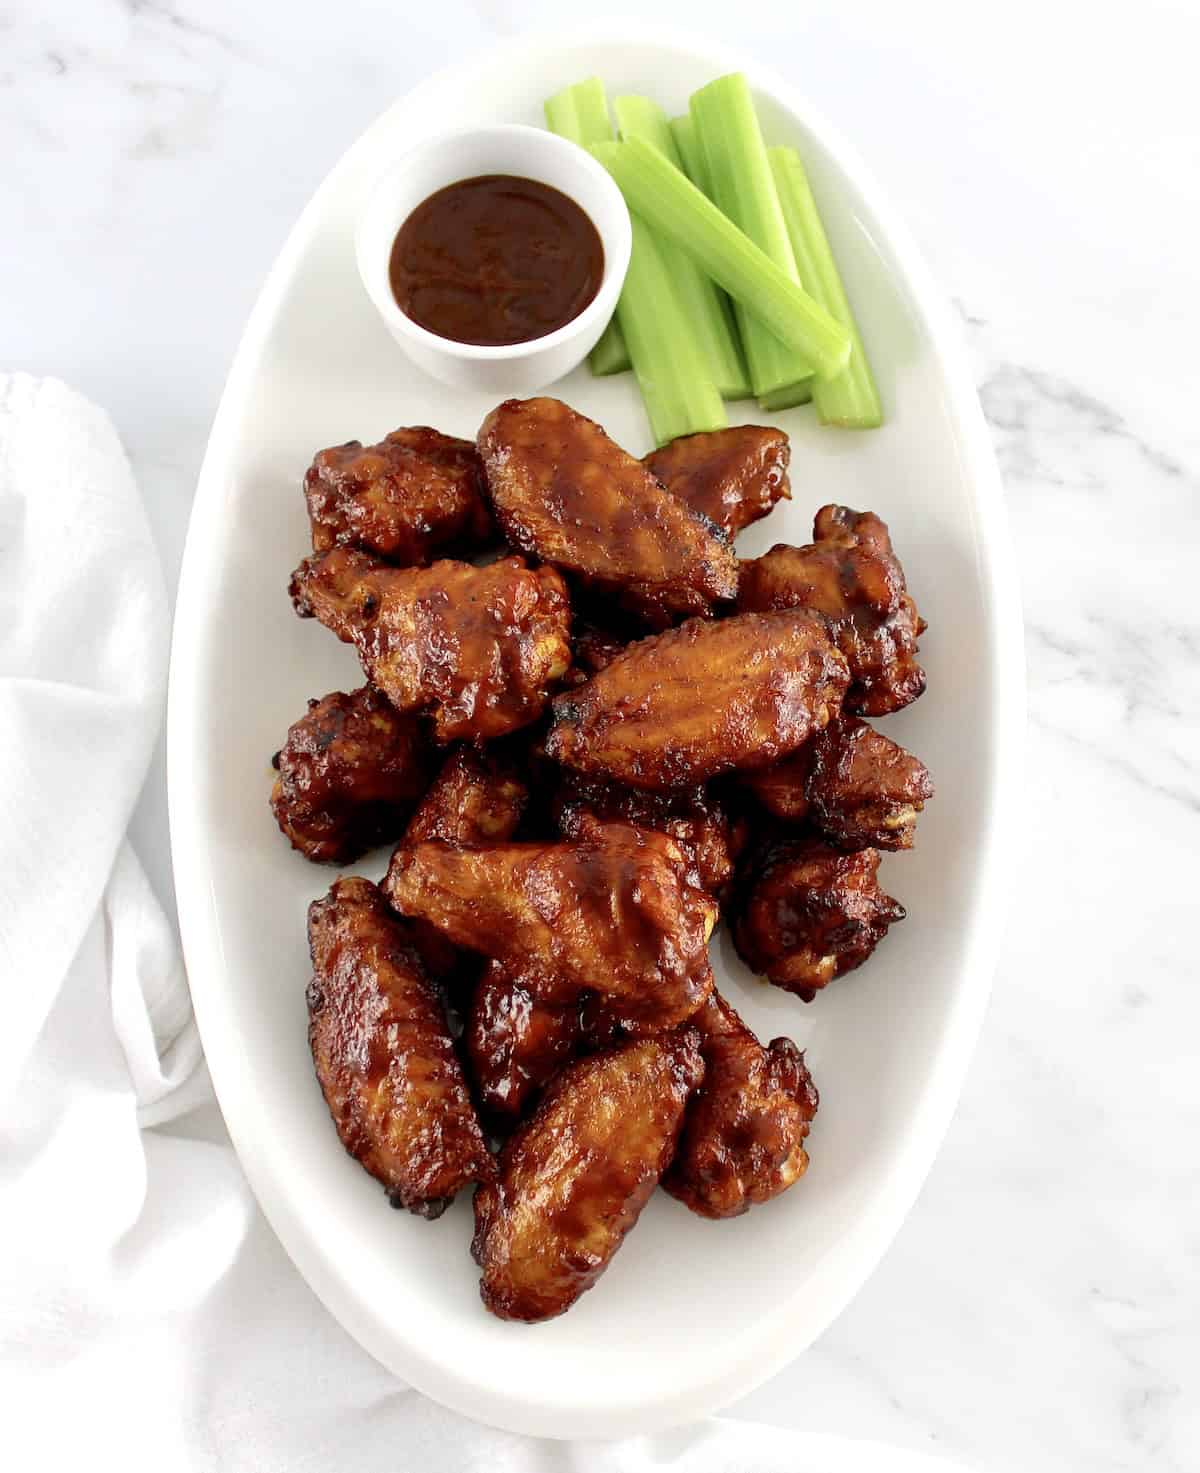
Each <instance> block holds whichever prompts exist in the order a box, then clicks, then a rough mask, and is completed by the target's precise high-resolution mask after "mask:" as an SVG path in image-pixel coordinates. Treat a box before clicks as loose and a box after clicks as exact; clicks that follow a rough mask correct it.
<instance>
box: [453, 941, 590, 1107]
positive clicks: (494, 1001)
mask: <svg viewBox="0 0 1200 1473" xmlns="http://www.w3.org/2000/svg"><path fill="white" fill-rule="evenodd" d="M535 986H536V984H535ZM580 1014H581V1000H580V999H579V998H577V999H576V1000H575V1001H574V1002H572V1003H568V1004H565V1005H563V1004H555V1003H544V1002H539V1000H538V998H537V997H536V996H535V994H534V992H532V991H530V989H529V987H527V986H526V985H525V984H524V981H523V980H522V975H521V973H519V972H518V973H514V972H512V971H510V970H509V969H508V968H507V967H506V966H504V965H503V964H502V963H501V962H489V963H488V964H487V966H486V967H485V968H484V972H483V977H482V979H481V980H480V983H479V985H478V987H477V988H476V989H475V996H474V997H473V999H472V1001H471V1010H470V1014H469V1016H468V1018H467V1028H466V1035H465V1037H466V1045H467V1057H468V1059H469V1061H470V1065H471V1075H472V1078H473V1079H474V1082H475V1098H476V1099H477V1100H478V1101H479V1103H480V1105H481V1106H482V1107H483V1109H485V1110H486V1111H487V1112H488V1113H489V1114H490V1115H492V1116H493V1117H497V1118H500V1119H511V1120H515V1119H516V1118H517V1117H518V1116H519V1115H522V1114H524V1112H525V1107H526V1106H527V1105H528V1104H529V1103H530V1101H531V1100H532V1099H533V1098H534V1097H535V1096H536V1095H537V1094H538V1093H539V1091H540V1090H542V1089H543V1088H544V1086H545V1085H546V1084H548V1083H549V1081H550V1080H551V1079H553V1077H554V1076H555V1075H556V1074H557V1073H558V1071H559V1070H560V1069H561V1068H563V1066H564V1065H565V1064H567V1063H568V1062H569V1061H570V1060H571V1059H572V1058H573V1057H574V1055H575V1050H576V1047H577V1045H578V1044H579V1041H580V1038H581V1036H582V1032H583V1024H582V1020H581V1015H580Z"/></svg>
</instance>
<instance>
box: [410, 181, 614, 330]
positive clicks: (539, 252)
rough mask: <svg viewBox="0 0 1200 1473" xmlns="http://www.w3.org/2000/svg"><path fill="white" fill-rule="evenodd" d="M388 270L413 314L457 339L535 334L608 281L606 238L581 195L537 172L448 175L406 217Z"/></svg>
mask: <svg viewBox="0 0 1200 1473" xmlns="http://www.w3.org/2000/svg"><path fill="white" fill-rule="evenodd" d="M388 275H389V278H390V281H391V287H392V294H393V296H394V297H395V298H396V302H397V305H398V306H399V308H400V310H401V311H402V312H403V313H404V315H405V316H406V317H409V318H411V319H412V321H413V322H415V323H417V325H418V326H420V327H423V328H425V329H426V330H427V331H429V332H432V333H436V334H437V335H438V337H441V338H449V339H451V340H452V341H454V342H456V343H473V344H476V345H479V346H483V347H500V346H505V345H509V344H512V343H528V342H531V341H532V340H533V339H534V338H541V337H545V336H546V335H547V334H548V333H552V332H554V331H555V330H556V329H557V328H560V327H565V326H566V324H567V323H568V322H571V321H572V320H573V319H574V318H576V317H578V316H579V314H580V313H581V312H582V311H583V309H584V308H585V307H586V306H587V305H588V303H589V302H590V301H591V300H592V298H593V297H594V296H595V295H596V293H597V291H598V290H599V289H600V282H601V279H602V277H603V275H604V247H603V245H602V244H601V242H600V236H599V234H598V232H597V230H596V227H595V226H594V225H593V224H592V222H591V220H590V219H589V218H588V216H587V214H586V213H585V212H584V211H583V210H582V209H580V207H579V206H578V205H577V204H576V203H575V201H574V200H573V199H570V198H568V196H567V195H565V194H563V193H562V191H561V190H558V189H553V188H552V187H551V186H550V185H548V184H541V183H539V182H538V181H537V180H536V179H523V178H519V177H518V176H516V175H514V174H481V175H479V176H478V177H477V178H474V179H460V180H458V182H457V183H455V184H448V185H447V186H446V187H445V188H444V189H439V190H438V191H437V192H436V193H435V194H431V195H430V196H429V198H428V199H426V200H424V201H422V203H421V204H419V205H418V206H417V207H416V209H415V210H414V211H413V212H412V214H411V215H409V217H408V219H407V220H405V222H404V224H403V225H401V227H400V229H399V231H398V233H397V235H396V240H395V243H394V244H393V246H392V254H391V262H390V266H389V271H388Z"/></svg>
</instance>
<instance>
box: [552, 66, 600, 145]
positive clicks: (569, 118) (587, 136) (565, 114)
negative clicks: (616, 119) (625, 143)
mask: <svg viewBox="0 0 1200 1473" xmlns="http://www.w3.org/2000/svg"><path fill="white" fill-rule="evenodd" d="M543 109H544V111H545V114H546V127H547V128H549V129H550V131H551V133H557V134H558V136H559V137H560V138H569V139H570V140H571V142H572V143H578V144H579V146H580V147H581V148H586V147H587V146H588V144H589V143H602V142H603V141H604V140H605V139H606V138H611V137H612V136H613V129H612V123H611V121H610V120H609V116H608V99H607V98H606V97H605V95H604V83H603V82H602V81H601V80H600V78H599V77H589V78H588V79H587V81H586V82H576V83H575V85H574V86H573V87H564V88H563V89H562V91H561V92H556V93H555V94H554V96H553V97H548V98H547V99H546V101H545V103H544V104H543Z"/></svg>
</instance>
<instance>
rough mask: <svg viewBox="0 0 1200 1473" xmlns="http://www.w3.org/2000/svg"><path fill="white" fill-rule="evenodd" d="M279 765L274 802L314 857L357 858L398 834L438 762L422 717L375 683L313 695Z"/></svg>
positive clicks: (297, 845) (296, 840)
mask: <svg viewBox="0 0 1200 1473" xmlns="http://www.w3.org/2000/svg"><path fill="white" fill-rule="evenodd" d="M273 765H274V767H275V769H276V771H277V772H278V773H279V776H278V777H277V778H276V779H275V784H274V786H273V787H272V789H271V810H272V812H273V813H274V814H275V819H276V822H277V823H278V824H279V827H280V828H281V829H282V830H283V832H284V833H285V834H286V835H287V837H288V838H289V839H290V840H291V843H292V848H293V849H298V850H299V851H300V853H301V854H303V855H304V857H305V858H306V859H311V860H314V861H316V862H317V863H321V864H349V863H350V862H351V860H354V859H357V858H358V857H359V855H360V854H365V853H366V851H367V850H368V849H372V848H374V846H375V845H376V844H383V843H386V842H387V841H388V840H389V839H394V838H396V836H397V835H398V834H399V833H400V831H401V830H402V829H403V827H404V821H405V819H406V818H407V817H408V815H409V813H410V812H411V810H412V806H413V804H414V803H415V802H416V801H417V799H418V798H419V797H420V796H421V794H422V793H423V792H424V791H425V785H426V784H427V783H428V781H429V773H430V771H431V769H432V766H433V753H432V749H431V745H430V742H429V738H428V736H427V735H426V733H425V729H424V727H423V726H422V724H421V722H420V719H419V718H418V717H416V716H411V715H401V713H400V712H398V711H396V710H394V709H393V708H392V706H391V705H390V704H389V703H388V701H386V700H385V699H384V698H383V696H381V695H380V694H379V692H378V691H377V690H375V689H374V688H373V687H372V686H369V685H364V686H362V687H361V688H360V689H359V690H356V691H351V692H350V694H349V695H345V694H343V692H341V691H333V692H332V694H330V695H327V696H323V697H322V698H321V699H320V700H312V701H309V703H308V711H307V712H306V713H305V715H304V716H302V717H301V718H300V720H299V721H297V722H295V724H294V725H292V726H290V727H289V728H288V734H287V741H285V742H284V744H283V746H282V748H281V749H280V750H279V751H278V752H276V754H275V756H274V759H273Z"/></svg>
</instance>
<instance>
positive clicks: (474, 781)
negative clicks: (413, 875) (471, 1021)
mask: <svg viewBox="0 0 1200 1473" xmlns="http://www.w3.org/2000/svg"><path fill="white" fill-rule="evenodd" d="M528 802H529V789H528V788H527V787H526V785H525V783H524V782H523V781H522V779H521V776H520V774H519V773H518V771H517V768H516V765H515V764H514V763H513V762H511V761H509V760H508V758H507V757H506V756H501V755H500V754H499V753H498V752H497V750H496V748H495V747H492V748H489V749H488V750H487V751H480V750H479V749H478V748H477V747H471V746H461V747H456V748H455V749H454V750H453V751H452V752H451V753H450V755H449V757H447V758H446V760H445V762H444V763H443V764H442V769H441V771H440V772H439V773H438V775H437V777H436V778H434V780H433V783H432V785H431V786H430V788H429V791H428V792H427V793H426V794H425V796H424V798H422V799H421V802H420V804H419V805H418V806H417V809H416V811H415V812H414V813H413V816H412V818H410V819H409V822H408V827H407V828H406V829H405V830H404V842H405V843H406V844H419V843H421V842H422V841H423V840H426V839H440V840H441V841H442V842H443V843H446V844H454V845H457V846H458V847H459V848H474V847H479V846H482V845H484V844H503V843H506V842H507V841H508V840H509V839H511V838H512V836H513V835H514V834H515V833H516V831H517V826H518V824H519V823H520V822H521V815H522V814H523V813H524V812H525V805H526V804H527V803H528ZM409 933H410V938H411V940H412V944H413V946H414V947H415V948H416V950H417V953H418V954H419V956H420V958H421V960H422V961H423V962H424V963H425V970H426V971H427V972H428V973H429V974H430V976H432V977H436V978H437V979H438V981H439V982H442V983H443V984H444V985H445V986H447V987H448V988H449V990H450V991H451V993H452V994H454V995H457V993H458V992H459V991H460V990H461V987H462V986H464V985H466V984H467V983H469V982H471V981H473V980H474V976H475V973H476V972H477V971H478V964H477V962H476V958H475V957H474V956H471V957H470V961H469V962H465V959H464V956H463V953H462V951H461V950H460V949H459V948H458V947H457V946H455V945H454V943H453V942H452V941H448V940H447V939H446V937H445V936H443V935H442V933H441V932H440V931H439V930H438V929H437V928H436V927H435V926H431V925H429V924H428V923H427V922H425V921H412V922H410V924H409Z"/></svg>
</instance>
